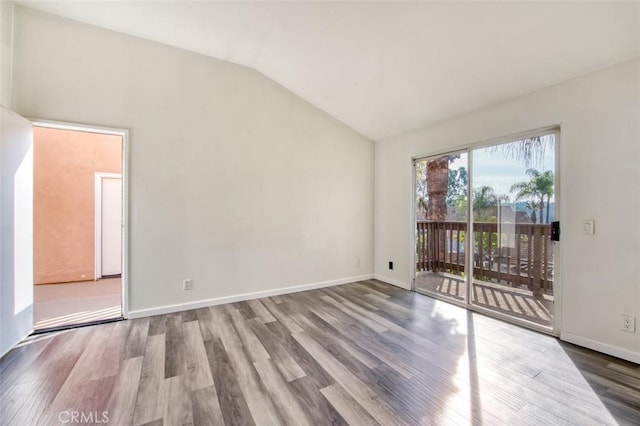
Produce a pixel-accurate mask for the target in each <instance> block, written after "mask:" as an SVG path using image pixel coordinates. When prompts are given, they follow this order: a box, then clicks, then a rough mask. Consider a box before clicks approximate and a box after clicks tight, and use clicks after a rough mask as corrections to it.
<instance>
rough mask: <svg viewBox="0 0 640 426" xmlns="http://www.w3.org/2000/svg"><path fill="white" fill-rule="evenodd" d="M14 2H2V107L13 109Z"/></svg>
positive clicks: (0, 45)
mask: <svg viewBox="0 0 640 426" xmlns="http://www.w3.org/2000/svg"><path fill="white" fill-rule="evenodd" d="M12 35H13V2H10V1H4V0H3V1H0V106H3V107H5V108H10V107H11V105H10V104H11V60H12V58H13V54H12V51H13V49H12V43H13V37H12Z"/></svg>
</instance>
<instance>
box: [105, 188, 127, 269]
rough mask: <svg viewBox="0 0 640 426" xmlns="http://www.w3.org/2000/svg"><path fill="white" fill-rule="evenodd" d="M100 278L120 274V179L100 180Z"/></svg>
mask: <svg viewBox="0 0 640 426" xmlns="http://www.w3.org/2000/svg"><path fill="white" fill-rule="evenodd" d="M101 182H102V191H101V206H102V209H101V216H102V220H101V222H102V226H101V228H102V229H101V248H100V252H101V268H100V270H101V276H102V277H105V276H113V275H120V274H121V273H122V179H121V178H120V177H107V176H103V177H102V179H101Z"/></svg>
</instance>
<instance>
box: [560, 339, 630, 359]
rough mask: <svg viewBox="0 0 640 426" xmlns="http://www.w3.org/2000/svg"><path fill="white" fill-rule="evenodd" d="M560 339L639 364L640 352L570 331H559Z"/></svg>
mask: <svg viewBox="0 0 640 426" xmlns="http://www.w3.org/2000/svg"><path fill="white" fill-rule="evenodd" d="M560 340H564V341H565V342H569V343H573V344H576V345H579V346H584V347H585V348H589V349H593V350H594V351H598V352H602V353H605V354H608V355H611V356H615V357H618V358H622V359H626V360H627V361H631V362H635V363H636V364H640V353H638V352H634V351H631V350H629V349H625V348H621V347H619V346H614V345H609V344H607V343H602V342H598V341H596V340H592V339H589V338H587V337H582V336H578V335H575V334H571V333H561V335H560Z"/></svg>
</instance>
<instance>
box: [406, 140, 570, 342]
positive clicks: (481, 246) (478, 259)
mask: <svg viewBox="0 0 640 426" xmlns="http://www.w3.org/2000/svg"><path fill="white" fill-rule="evenodd" d="M557 143H558V132H557V131H556V130H550V131H547V132H540V133H538V134H531V135H527V137H521V138H513V139H512V140H511V141H509V142H506V143H500V144H494V145H491V146H483V147H477V148H473V147H470V148H469V149H468V150H465V151H458V152H453V153H449V154H445V155H440V156H437V157H428V158H424V159H418V160H415V161H414V167H415V186H414V188H415V218H416V220H415V224H414V225H415V226H414V232H415V276H414V289H415V290H416V291H418V292H422V293H426V294H429V295H432V296H435V297H438V298H442V299H445V300H452V301H454V302H456V303H458V304H463V305H465V306H467V307H469V308H472V309H474V310H480V311H483V312H487V313H490V314H491V313H492V314H495V315H496V316H500V317H508V318H509V319H511V320H514V321H521V322H526V323H528V324H530V325H533V326H534V327H544V328H547V329H550V330H551V329H552V328H553V317H554V288H553V285H554V276H555V275H556V273H555V269H556V268H555V258H554V257H555V242H554V241H552V236H551V228H552V226H551V223H552V222H553V221H555V220H557V218H556V211H557V209H556V206H557V204H556V197H555V194H556V191H557V182H556V178H555V176H556V165H555V152H556V148H557Z"/></svg>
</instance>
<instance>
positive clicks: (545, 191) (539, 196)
mask: <svg viewBox="0 0 640 426" xmlns="http://www.w3.org/2000/svg"><path fill="white" fill-rule="evenodd" d="M526 173H527V175H528V176H529V177H530V179H529V181H528V182H518V183H514V184H513V185H512V186H511V190H510V191H511V192H515V193H516V197H515V199H516V200H523V199H529V202H528V207H529V208H531V209H532V211H534V212H535V207H537V208H538V209H539V212H540V213H539V218H540V222H542V217H543V211H544V206H545V203H546V206H547V220H546V223H549V206H550V204H551V197H552V196H553V193H554V190H553V188H554V187H553V172H552V171H550V170H546V171H544V172H540V171H538V170H536V169H527V170H526ZM534 206H535V207H534ZM531 220H532V221H533V222H534V223H535V220H534V217H533V214H532V216H531Z"/></svg>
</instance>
